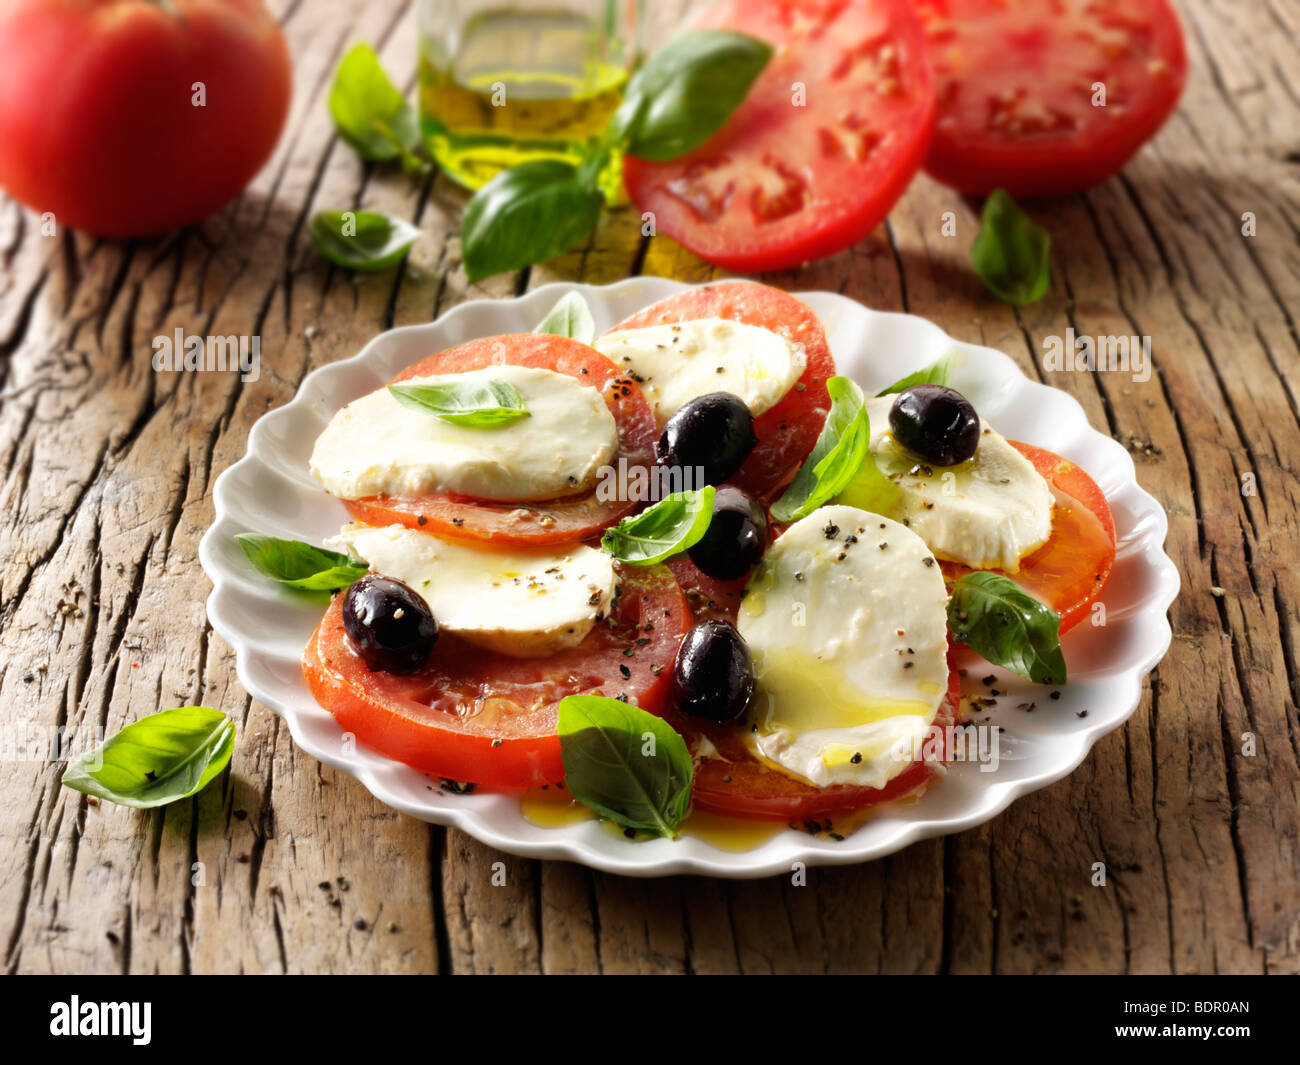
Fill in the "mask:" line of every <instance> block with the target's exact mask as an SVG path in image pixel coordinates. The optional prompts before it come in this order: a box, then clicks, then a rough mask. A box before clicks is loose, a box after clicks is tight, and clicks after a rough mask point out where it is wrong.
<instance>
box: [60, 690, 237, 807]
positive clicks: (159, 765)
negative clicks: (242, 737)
mask: <svg viewBox="0 0 1300 1065" xmlns="http://www.w3.org/2000/svg"><path fill="white" fill-rule="evenodd" d="M234 749H235V724H234V722H233V721H231V720H230V718H229V717H227V716H226V715H225V714H223V713H222V712H221V711H220V710H212V709H210V708H208V707H206V706H179V707H176V708H175V709H173V710H161V711H159V712H158V713H156V714H150V715H149V716H148V717H143V718H141V719H140V720H139V721H136V722H134V723H133V724H130V725H127V726H126V727H125V728H124V729H122V731H121V732H119V733H117V734H116V735H114V736H110V737H109V738H108V739H107V740H105V741H104V742H103V743H102V744H100V746H99V747H97V748H96V749H95V750H94V751H92V752H91V753H90V754H87V755H84V756H82V757H81V758H79V759H77V760H76V761H75V762H71V763H69V765H68V768H67V769H66V770H65V771H64V774H63V784H64V786H66V787H69V788H73V789H74V790H76V791H80V792H83V793H85V794H86V795H94V796H95V797H96V798H100V799H107V800H108V801H109V802H115V803H119V804H120V805H122V806H134V807H135V808H136V809H140V810H147V809H150V808H151V807H154V806H165V805H167V804H168V803H171V802H176V800H178V799H185V798H188V797H189V796H191V795H196V794H198V793H199V792H200V791H202V790H203V789H204V788H205V787H207V786H208V783H209V782H210V781H211V780H212V778H213V777H215V776H216V775H217V774H218V773H220V772H221V771H222V770H223V769H225V768H226V766H227V765H229V764H230V754H231V752H232V751H233V750H234Z"/></svg>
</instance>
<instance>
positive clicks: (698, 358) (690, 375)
mask: <svg viewBox="0 0 1300 1065" xmlns="http://www.w3.org/2000/svg"><path fill="white" fill-rule="evenodd" d="M595 347H596V350H597V351H599V352H600V353H601V354H602V355H604V356H605V357H606V358H607V359H609V360H610V361H611V362H613V363H614V364H615V365H616V366H617V367H618V368H619V369H620V370H631V371H632V373H633V375H634V377H635V379H636V380H637V381H638V382H640V384H641V391H642V392H643V393H644V394H645V397H646V400H647V401H648V402H649V403H650V406H651V408H652V409H653V410H654V413H655V420H656V421H657V422H658V423H659V427H660V428H661V429H662V428H663V426H664V423H665V422H666V421H668V419H669V418H671V417H672V416H673V415H674V414H675V413H677V410H678V408H680V407H681V406H682V405H683V404H685V403H687V402H689V401H690V400H692V399H694V398H695V397H696V396H702V395H704V394H706V393H708V392H730V393H732V394H733V395H736V396H739V397H740V398H741V399H742V400H744V402H745V404H746V406H748V407H749V411H750V413H751V414H753V415H754V417H758V416H759V415H760V414H762V413H763V412H764V411H766V410H770V409H771V408H772V407H774V406H776V404H777V403H779V402H780V400H781V397H782V396H784V395H785V394H786V393H787V392H789V391H790V389H791V388H793V387H794V385H795V382H796V381H798V380H799V378H800V376H801V375H802V374H803V371H804V367H805V366H807V364H808V359H807V356H806V355H805V354H804V351H803V348H802V346H798V345H795V344H791V343H790V341H788V340H786V339H785V337H783V336H781V335H780V334H778V333H774V332H772V331H771V330H770V329H762V328H760V327H758V326H755V325H746V324H745V323H744V322H733V321H730V320H729V319H726V318H698V319H694V320H692V321H687V322H680V323H676V324H665V325H651V326H646V327H645V328H644V329H625V330H622V331H619V332H614V333H606V334H605V335H604V336H603V337H601V338H600V339H599V340H597V341H596V344H595Z"/></svg>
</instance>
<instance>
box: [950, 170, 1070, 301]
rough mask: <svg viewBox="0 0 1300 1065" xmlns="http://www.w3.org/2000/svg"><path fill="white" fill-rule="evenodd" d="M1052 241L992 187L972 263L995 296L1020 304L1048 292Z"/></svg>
mask: <svg viewBox="0 0 1300 1065" xmlns="http://www.w3.org/2000/svg"><path fill="white" fill-rule="evenodd" d="M1051 243H1052V239H1051V237H1050V236H1048V233H1047V230H1045V229H1043V228H1042V226H1038V225H1035V224H1034V222H1033V221H1032V220H1031V219H1030V218H1029V216H1028V215H1027V214H1025V212H1024V211H1022V210H1021V209H1020V208H1019V207H1018V206H1016V201H1015V200H1013V199H1012V198H1011V197H1010V196H1009V195H1008V194H1007V192H1006V190H1005V189H995V190H994V191H993V192H992V193H991V194H990V195H989V198H988V199H987V200H985V201H984V212H983V215H982V217H981V220H980V231H979V233H977V234H976V236H975V242H974V243H973V244H972V245H971V249H970V261H971V266H973V267H974V268H975V272H976V273H977V274H979V278H980V280H981V281H983V282H984V287H985V288H987V289H988V290H989V291H990V292H992V293H993V295H995V296H997V298H998V299H1000V300H1002V301H1004V302H1006V303H1011V304H1015V305H1016V306H1018V307H1023V306H1025V305H1026V304H1030V303H1036V302H1037V301H1038V300H1040V299H1042V298H1043V295H1044V293H1046V292H1047V283H1048V279H1049V271H1048V261H1047V260H1048V251H1049V250H1050V248H1051Z"/></svg>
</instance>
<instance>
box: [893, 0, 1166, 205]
mask: <svg viewBox="0 0 1300 1065" xmlns="http://www.w3.org/2000/svg"><path fill="white" fill-rule="evenodd" d="M917 7H918V9H919V10H920V13H921V17H922V19H923V21H924V22H925V25H926V33H927V36H928V37H929V39H930V45H931V50H932V54H933V57H934V65H935V77H936V85H937V95H938V101H939V110H938V119H937V122H936V125H935V134H934V141H933V143H932V144H931V146H930V151H929V155H928V156H927V157H926V161H925V169H926V172H927V173H928V174H929V175H930V176H931V177H933V178H934V179H935V180H936V181H940V182H942V183H943V184H945V185H948V186H950V187H952V188H954V189H956V190H957V191H958V192H961V193H963V194H965V195H968V196H986V195H988V194H989V193H990V192H992V191H993V190H994V189H996V188H1004V189H1006V190H1007V191H1008V192H1009V193H1010V194H1011V195H1012V196H1015V197H1020V198H1034V197H1043V196H1064V195H1068V194H1070V193H1074V192H1080V191H1082V190H1084V189H1087V188H1091V187H1092V186H1094V185H1097V184H1099V183H1100V182H1102V181H1105V180H1106V179H1107V178H1108V177H1110V176H1111V175H1112V174H1114V173H1116V172H1117V171H1119V170H1120V169H1121V168H1123V166H1124V165H1125V164H1126V163H1127V162H1128V161H1129V160H1130V159H1131V158H1132V157H1133V156H1134V155H1135V154H1136V153H1137V151H1138V149H1139V148H1141V147H1142V145H1143V144H1145V143H1146V142H1147V141H1148V140H1150V139H1151V137H1153V136H1154V135H1155V133H1156V131H1157V130H1158V129H1159V128H1160V127H1161V125H1163V124H1164V121H1165V120H1166V119H1167V118H1168V117H1169V115H1170V114H1171V113H1172V112H1173V110H1174V108H1175V107H1176V106H1177V104H1178V99H1179V97H1180V96H1181V95H1182V91H1183V86H1184V84H1185V82H1186V80H1187V51H1186V46H1185V44H1184V41H1183V34H1182V29H1181V27H1180V26H1179V22H1178V16H1177V15H1176V14H1175V13H1174V10H1173V7H1172V5H1171V4H1170V3H1169V2H1168V0H1095V2H1092V3H1090V4H1089V5H1088V6H1087V9H1086V10H1085V11H1083V12H1082V13H1081V14H1080V13H1076V12H1062V11H1061V10H1060V5H1058V4H1055V3H1052V2H1051V0H1016V2H1015V3H1014V4H1007V3H1005V2H1002V0H917ZM1098 83H1101V84H1103V85H1105V86H1106V91H1107V103H1106V105H1105V106H1104V107H1103V106H1094V104H1093V102H1092V97H1093V94H1094V93H1095V89H1094V88H1093V86H1095V85H1097V84H1098ZM1017 98H1018V100H1019V101H1023V103H1019V102H1018V103H1017V104H1016V105H1015V106H1010V105H1009V104H1008V103H1007V102H1006V101H1007V100H1008V99H1013V100H1014V99H1017ZM1017 108H1019V110H1017ZM1015 123H1019V125H1020V128H1019V129H1016V128H1014V124H1015ZM1026 126H1031V127H1034V128H1031V129H1028V130H1027V129H1026Z"/></svg>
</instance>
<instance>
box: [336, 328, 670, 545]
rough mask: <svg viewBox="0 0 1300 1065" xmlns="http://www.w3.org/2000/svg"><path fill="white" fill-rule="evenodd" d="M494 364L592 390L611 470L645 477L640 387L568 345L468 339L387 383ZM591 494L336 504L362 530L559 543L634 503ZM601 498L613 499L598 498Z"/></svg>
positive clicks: (647, 418) (595, 528)
mask: <svg viewBox="0 0 1300 1065" xmlns="http://www.w3.org/2000/svg"><path fill="white" fill-rule="evenodd" d="M502 363H509V364H511V365H515V366H533V367H537V368H539V369H544V370H553V371H555V372H556V373H562V374H567V375H569V376H570V377H573V378H575V379H576V380H578V381H580V382H582V383H583V384H584V385H590V386H591V387H593V388H596V389H599V390H600V392H601V395H602V396H603V397H604V400H605V404H606V406H607V407H608V408H609V411H610V413H611V414H613V415H614V421H615V422H616V423H617V425H618V440H619V447H618V455H617V456H616V457H615V459H614V461H613V463H612V466H613V468H614V469H618V468H619V466H620V463H623V464H625V467H626V470H627V473H628V476H629V479H630V478H631V477H633V476H635V473H634V471H635V470H636V469H637V468H643V469H645V470H646V471H647V473H646V476H647V478H648V469H649V466H650V465H651V464H652V463H653V461H654V445H655V439H656V437H657V431H656V428H655V420H654V415H653V414H652V413H651V412H650V407H649V405H648V404H647V403H646V401H645V397H644V396H643V395H642V394H641V389H640V387H639V386H638V385H637V384H636V382H635V381H633V380H632V379H631V378H630V377H628V376H627V375H626V374H621V373H620V372H619V370H618V368H617V367H615V365H614V364H613V363H612V362H610V361H609V360H608V359H607V358H605V357H604V356H603V355H601V354H600V352H598V351H596V350H595V349H594V348H590V347H588V346H587V345H586V344H580V343H578V341H576V340H570V339H568V338H567V337H560V336H550V335H547V334H534V333H519V334H514V335H509V336H499V337H484V338H483V339H480V340H471V341H469V343H466V344H461V345H460V346H458V347H454V348H451V349H449V350H447V351H443V352H440V353H439V354H437V355H431V356H429V357H428V358H427V359H422V360H421V361H420V362H417V363H416V364H415V365H414V366H409V367H407V368H406V369H405V370H403V371H402V372H401V373H400V374H398V375H397V376H396V377H395V378H393V381H392V382H391V383H393V384H396V383H397V382H399V381H406V380H409V379H411V378H412V377H428V376H432V375H435V374H450V373H465V372H467V371H469V370H478V369H482V368H483V367H486V366H494V365H501V364H502ZM647 483H648V481H647ZM599 487H600V486H597V487H595V488H592V489H591V490H589V491H587V492H585V493H582V494H581V495H576V496H566V497H564V498H563V499H555V500H550V501H547V502H541V503H502V502H493V501H489V500H480V499H473V498H471V497H469V496H464V495H459V494H456V493H453V492H431V493H427V494H425V495H421V496H408V497H403V496H388V495H384V496H370V497H368V498H365V499H347V500H344V501H343V503H344V506H346V507H347V508H348V513H350V514H351V515H352V516H353V517H354V518H355V519H356V520H357V521H362V522H365V523H366V524H368V525H391V524H394V523H398V524H401V525H408V526H411V527H413V528H420V529H423V530H424V531H425V532H430V533H433V534H435V535H437V536H442V537H446V538H448V539H452V540H478V541H490V542H494V543H500V544H510V543H518V544H532V545H541V544H561V543H572V542H573V541H575V540H587V539H590V538H592V537H594V536H599V535H600V533H601V532H602V531H603V530H604V529H606V528H608V527H609V526H611V525H613V524H614V523H616V522H617V521H618V520H619V519H620V518H623V517H625V516H626V515H627V514H630V513H631V512H632V511H633V510H634V509H635V508H636V507H637V505H638V501H637V500H634V499H620V498H617V496H618V495H620V494H621V495H626V494H627V493H609V492H606V493H601V492H600V490H599ZM602 494H605V495H612V496H615V498H609V499H602V498H601V495H602Z"/></svg>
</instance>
